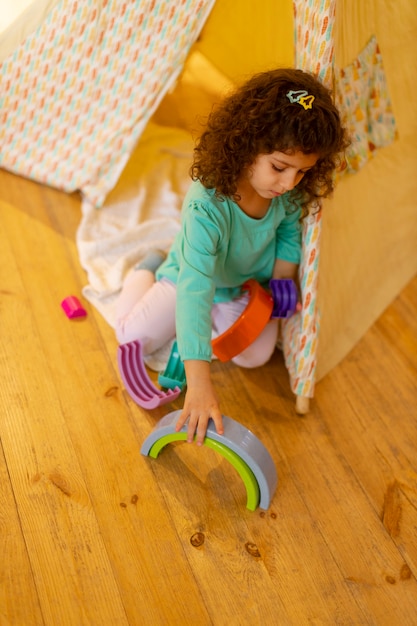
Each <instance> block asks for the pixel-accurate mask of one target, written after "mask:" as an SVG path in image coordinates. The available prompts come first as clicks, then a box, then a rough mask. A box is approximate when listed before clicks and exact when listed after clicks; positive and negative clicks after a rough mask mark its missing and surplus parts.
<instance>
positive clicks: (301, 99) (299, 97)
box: [287, 89, 314, 111]
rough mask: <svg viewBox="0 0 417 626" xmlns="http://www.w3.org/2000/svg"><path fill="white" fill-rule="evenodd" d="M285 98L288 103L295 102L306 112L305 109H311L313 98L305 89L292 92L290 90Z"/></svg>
mask: <svg viewBox="0 0 417 626" xmlns="http://www.w3.org/2000/svg"><path fill="white" fill-rule="evenodd" d="M287 98H288V100H289V101H290V102H296V103H297V104H301V106H302V107H303V108H304V109H305V110H306V111H307V109H312V108H313V102H314V96H312V95H311V94H309V93H308V91H306V90H305V89H299V90H298V91H293V90H292V89H291V90H290V91H288V92H287Z"/></svg>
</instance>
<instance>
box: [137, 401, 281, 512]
mask: <svg viewBox="0 0 417 626" xmlns="http://www.w3.org/2000/svg"><path fill="white" fill-rule="evenodd" d="M180 414H181V411H173V412H172V413H168V415H165V417H163V418H162V419H161V420H160V421H159V422H158V424H157V425H156V426H155V428H154V430H153V431H152V432H151V433H150V435H148V437H147V438H146V439H145V441H144V442H143V444H142V447H141V454H143V455H145V456H151V457H152V458H156V457H157V456H158V454H159V453H160V451H161V450H162V449H163V448H164V447H165V446H166V445H167V444H168V443H171V442H172V441H184V440H185V439H186V438H187V424H185V425H184V426H183V427H182V428H181V430H180V431H178V432H176V431H175V424H176V423H177V421H178V418H179V416H180ZM223 425H224V434H223V435H219V434H218V433H217V432H216V429H215V426H214V423H213V421H212V420H210V422H209V425H208V428H207V432H206V437H205V440H204V445H206V446H208V447H211V448H213V449H216V450H217V451H218V452H219V453H220V454H223V456H225V458H227V459H228V460H229V462H230V463H232V465H233V466H234V467H235V468H236V469H237V470H238V472H239V474H240V476H241V477H242V479H243V481H244V483H245V486H246V492H247V498H248V502H247V508H248V509H250V510H255V508H256V505H255V506H253V502H254V499H255V493H254V485H253V480H255V481H256V483H257V486H258V489H259V507H260V508H261V509H267V508H268V507H269V505H270V502H271V498H272V496H273V494H274V492H275V489H276V487H277V483H278V476H277V472H276V468H275V465H274V462H273V460H272V457H271V455H270V454H269V452H268V450H267V449H266V448H265V446H264V445H263V443H262V442H261V441H260V440H259V439H258V438H257V437H255V435H254V434H253V433H252V432H251V431H250V430H248V429H247V428H245V427H244V426H242V424H240V423H239V422H236V421H235V420H233V419H232V418H230V417H227V416H226V415H223ZM214 442H215V443H216V444H219V445H216V446H215V444H214ZM230 452H232V453H233V455H231V454H230ZM236 457H237V458H236ZM245 465H246V466H247V467H245ZM248 470H250V472H251V473H250V472H248ZM252 475H253V477H254V479H253V478H252Z"/></svg>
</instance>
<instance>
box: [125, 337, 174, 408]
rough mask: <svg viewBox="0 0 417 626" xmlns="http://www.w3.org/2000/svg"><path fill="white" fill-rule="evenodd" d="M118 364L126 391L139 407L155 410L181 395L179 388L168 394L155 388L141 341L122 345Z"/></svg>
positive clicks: (169, 391) (169, 390)
mask: <svg viewBox="0 0 417 626" xmlns="http://www.w3.org/2000/svg"><path fill="white" fill-rule="evenodd" d="M117 362H118V365H119V372H120V376H121V377H122V380H123V383H124V385H125V387H126V391H127V392H128V394H129V395H130V396H131V398H133V400H134V401H135V402H137V404H139V406H141V407H143V408H145V409H155V408H156V407H158V406H161V405H162V404H166V403H167V402H172V400H175V398H177V397H178V396H179V395H180V393H181V389H180V388H179V387H175V389H168V390H167V391H166V392H164V391H162V390H161V389H158V388H157V387H155V385H154V384H153V382H152V381H151V379H150V378H149V376H148V373H147V371H146V367H145V364H144V362H143V354H142V346H141V343H140V341H131V342H129V343H124V344H122V345H120V346H119V348H118V351H117Z"/></svg>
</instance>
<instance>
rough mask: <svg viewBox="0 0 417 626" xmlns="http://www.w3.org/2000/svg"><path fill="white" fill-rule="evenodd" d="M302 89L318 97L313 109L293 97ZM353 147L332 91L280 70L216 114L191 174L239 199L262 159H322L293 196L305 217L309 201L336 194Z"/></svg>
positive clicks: (258, 79)
mask: <svg viewBox="0 0 417 626" xmlns="http://www.w3.org/2000/svg"><path fill="white" fill-rule="evenodd" d="M298 90H305V91H307V92H308V94H309V95H313V96H314V101H313V103H312V106H311V108H308V109H305V108H304V107H303V106H302V105H301V104H299V103H298V102H292V101H291V99H290V98H289V97H288V96H287V94H288V93H289V92H291V91H298ZM348 143H349V142H348V140H347V135H346V131H345V129H344V128H343V127H342V124H341V121H340V116H339V112H338V110H337V108H336V107H335V105H334V104H333V101H332V98H331V92H330V91H329V89H327V88H326V87H325V86H324V85H323V84H322V83H321V82H319V80H318V79H317V78H315V77H314V76H313V75H312V74H309V73H307V72H304V71H302V70H298V69H291V68H285V69H276V70H271V71H267V72H262V73H260V74H256V75H255V76H253V77H252V78H251V79H249V80H248V81H247V82H246V83H245V84H243V85H242V86H241V87H239V88H238V89H237V90H236V91H235V92H234V93H232V94H231V95H229V96H228V97H226V98H225V99H224V100H223V101H222V102H221V103H220V104H219V105H218V106H217V107H216V108H214V109H213V111H212V112H211V114H210V115H209V118H208V121H207V125H206V128H205V130H204V132H203V133H202V135H201V136H200V138H199V139H198V140H197V143H196V146H195V149H194V160H193V164H192V166H191V170H190V173H191V177H192V179H193V180H199V181H200V182H201V183H202V184H203V185H204V186H205V187H206V188H208V189H215V190H216V195H217V196H218V197H221V198H222V197H224V196H229V197H232V198H234V199H239V196H238V194H237V183H238V179H239V177H240V176H241V174H242V172H243V170H244V169H245V168H247V167H249V166H250V165H251V164H252V163H253V162H254V160H255V159H256V157H257V156H258V155H259V154H270V153H272V152H275V151H279V152H285V153H288V154H291V153H294V152H298V151H300V152H303V153H304V154H318V155H319V159H318V161H317V163H316V165H315V166H314V167H313V168H312V169H310V170H309V171H308V172H307V173H306V174H305V175H304V177H303V178H302V180H301V181H300V182H299V183H298V185H297V187H296V188H295V189H294V190H293V191H292V192H291V193H292V198H293V200H294V201H298V202H301V204H302V206H303V208H304V211H303V216H304V215H305V214H306V206H307V204H308V203H309V202H311V201H312V200H314V199H317V198H320V197H324V196H327V195H329V194H330V193H331V191H332V190H333V184H334V183H333V181H334V178H333V172H334V170H335V169H336V167H337V166H338V165H339V162H340V155H341V154H342V152H343V151H344V150H345V149H346V147H347V145H348Z"/></svg>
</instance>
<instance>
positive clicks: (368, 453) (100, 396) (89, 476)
mask: <svg viewBox="0 0 417 626" xmlns="http://www.w3.org/2000/svg"><path fill="white" fill-rule="evenodd" d="M79 219H80V206H79V200H78V197H77V196H67V195H64V194H62V193H60V192H58V191H55V190H52V189H48V188H45V187H42V186H40V185H37V184H35V183H32V182H29V181H26V180H22V179H20V178H18V177H15V176H12V175H10V174H8V173H6V172H0V247H1V248H0V249H1V264H0V327H1V351H0V367H1V387H0V398H1V418H0V420H1V421H0V436H1V448H0V624H1V626H4V625H10V624H13V625H19V626H32V625H36V626H38V625H48V626H66V625H71V626H83V625H87V624H88V625H91V624H94V625H97V626H119V625H127V624H130V625H143V624H146V625H152V626H155V625H156V626H157V625H164V626H166V625H168V626H170V625H175V626H176V625H197V626H204V625H209V624H214V625H216V626H217V625H223V624H224V625H226V624H227V625H228V626H229V625H240V624H242V625H243V624H245V625H247V624H250V625H251V626H256V625H258V624H259V625H261V624H262V625H263V626H269V625H278V626H281V625H282V626H285V625H287V624H288V625H296V626H299V625H303V624H309V625H311V624H314V625H332V626H333V625H335V624H341V625H355V626H357V625H364V624H377V625H383V626H385V625H386V626H396V625H400V624H401V625H410V626H415V625H416V624H417V582H416V576H417V452H416V449H417V278H416V279H414V280H413V281H412V282H411V284H409V285H408V286H407V287H406V289H405V290H404V291H403V293H402V294H401V295H400V296H399V298H398V299H397V300H396V301H395V302H394V303H393V304H392V305H391V306H390V307H389V309H388V310H387V311H386V312H385V314H384V315H383V316H382V317H381V319H380V320H379V321H378V322H377V323H376V324H375V325H374V327H373V328H371V330H370V331H369V332H368V333H367V335H366V336H365V337H364V338H363V340H362V341H361V342H360V343H359V344H358V345H357V347H356V348H355V349H354V350H353V352H352V353H351V354H350V355H349V356H348V358H346V360H345V361H344V362H343V363H342V364H341V365H340V366H339V367H337V368H336V369H334V370H333V371H332V372H331V374H329V375H328V376H327V378H325V379H324V380H323V381H321V382H320V384H319V385H318V387H317V390H316V398H315V401H314V403H313V407H312V412H311V414H310V415H308V416H307V417H304V418H300V417H297V416H296V415H295V413H294V400H293V398H292V395H291V393H290V390H289V385H288V377H287V374H286V371H285V369H284V366H283V362H282V358H281V356H280V355H279V354H277V355H276V356H275V357H274V359H273V361H272V362H271V363H270V364H268V365H267V366H265V367H263V368H260V369H259V370H256V371H244V370H239V369H237V368H235V367H234V366H231V365H229V364H221V363H215V364H214V365H213V371H214V377H215V380H216V383H217V389H218V393H219V396H220V398H221V401H222V408H223V412H224V413H225V414H226V415H229V416H230V417H232V418H234V419H236V420H239V421H240V422H241V423H242V424H244V425H245V426H247V427H249V428H250V429H251V430H252V431H253V432H254V433H255V434H256V435H257V436H258V437H259V438H260V439H261V440H262V441H263V442H264V444H265V445H266V446H267V447H268V449H269V450H270V452H271V454H272V456H273V459H274V461H275V463H276V467H277V470H278V474H279V480H280V482H279V486H278V489H277V491H276V494H275V496H274V498H273V501H272V505H271V507H270V509H269V510H268V511H261V510H259V509H258V510H256V511H255V512H250V511H249V510H247V509H246V506H245V505H246V493H245V487H244V484H243V482H242V480H241V479H240V478H239V476H238V474H237V472H236V470H235V469H234V468H233V467H232V466H231V465H230V464H229V463H228V462H227V461H226V460H225V459H223V457H221V456H220V455H218V454H217V453H215V452H214V451H212V450H210V449H208V448H207V447H203V448H201V449H197V448H196V447H195V446H190V445H187V444H184V443H182V444H177V445H175V444H172V445H170V446H167V447H166V448H165V450H164V451H163V453H161V455H160V457H159V458H158V459H157V460H152V459H150V458H147V457H143V456H141V455H140V453H139V449H140V446H141V444H142V442H143V440H144V438H145V437H146V436H147V435H148V434H149V433H150V432H151V430H152V428H153V426H154V425H155V424H156V422H157V421H158V419H160V418H161V417H162V416H163V415H164V414H165V413H167V412H168V411H170V410H173V409H177V408H179V407H180V406H181V405H180V402H178V401H176V402H174V403H173V404H172V405H168V406H167V407H163V408H162V409H157V410H154V411H152V412H146V411H144V410H142V409H141V408H139V407H138V406H137V405H135V403H134V402H133V401H132V400H131V399H130V397H129V396H128V395H127V394H126V392H125V390H124V388H123V385H122V383H121V380H120V377H119V374H118V371H117V366H116V349H117V343H116V340H115V337H114V334H113V331H112V329H111V328H109V327H108V325H107V324H106V323H105V322H104V321H103V319H102V318H101V317H100V315H99V314H98V313H97V312H96V311H95V310H94V309H93V308H92V307H91V306H89V305H88V303H85V305H86V308H87V309H88V317H87V318H86V319H84V320H79V321H70V320H68V319H67V318H66V317H65V315H64V314H63V312H62V310H61V307H60V302H61V300H62V299H63V298H64V297H65V296H68V295H69V294H75V295H78V296H79V297H80V296H81V289H82V287H83V285H85V284H86V276H85V274H84V272H83V270H82V269H81V267H80V265H79V262H78V256H77V250H76V246H75V233H76V228H77V225H78V222H79Z"/></svg>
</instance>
